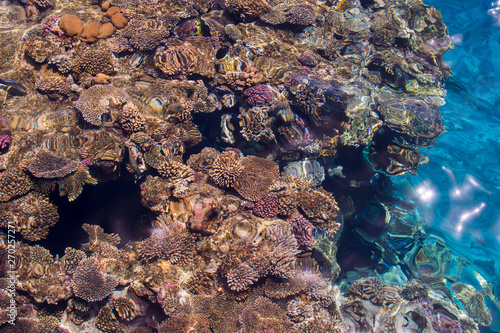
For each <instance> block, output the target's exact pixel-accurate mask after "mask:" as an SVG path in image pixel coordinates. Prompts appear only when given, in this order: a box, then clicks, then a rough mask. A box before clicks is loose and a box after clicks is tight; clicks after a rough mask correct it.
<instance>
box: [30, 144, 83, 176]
mask: <svg viewBox="0 0 500 333" xmlns="http://www.w3.org/2000/svg"><path fill="white" fill-rule="evenodd" d="M79 166H80V164H79V163H78V162H76V161H73V160H70V159H67V158H64V157H61V156H56V155H54V154H52V153H51V152H49V151H45V150H41V151H39V152H38V154H36V157H35V159H34V160H33V162H31V163H30V164H29V166H28V169H29V171H30V172H31V173H32V174H33V176H35V177H38V178H62V177H64V176H66V175H69V174H70V173H72V172H75V171H76V170H77V169H78V167H79Z"/></svg>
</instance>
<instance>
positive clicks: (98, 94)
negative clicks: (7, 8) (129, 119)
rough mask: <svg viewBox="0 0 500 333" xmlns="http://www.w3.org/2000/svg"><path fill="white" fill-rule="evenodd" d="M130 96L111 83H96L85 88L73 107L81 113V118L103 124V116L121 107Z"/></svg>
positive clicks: (92, 122)
mask: <svg viewBox="0 0 500 333" xmlns="http://www.w3.org/2000/svg"><path fill="white" fill-rule="evenodd" d="M129 99H130V97H129V96H128V95H127V94H126V93H125V92H123V91H122V90H120V89H118V88H115V87H113V86H111V85H97V86H92V87H90V88H89V89H87V90H85V91H84V92H83V93H82V94H81V95H80V98H79V99H78V100H77V101H76V103H75V107H76V108H77V109H78V110H79V111H80V112H81V113H82V115H83V119H85V120H86V121H87V122H89V123H90V124H92V125H95V126H100V125H102V124H103V121H104V119H103V116H104V115H105V114H109V113H110V112H111V111H112V110H113V109H116V108H119V107H121V104H122V103H123V104H124V103H126V102H128V101H129Z"/></svg>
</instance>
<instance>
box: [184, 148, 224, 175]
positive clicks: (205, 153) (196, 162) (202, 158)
mask: <svg viewBox="0 0 500 333" xmlns="http://www.w3.org/2000/svg"><path fill="white" fill-rule="evenodd" d="M219 155H220V152H219V151H218V150H217V149H214V148H209V147H205V148H203V149H202V150H201V152H200V153H199V154H192V155H191V156H190V157H189V159H188V161H187V165H189V166H190V167H191V168H193V170H195V171H199V172H204V173H208V172H209V170H210V169H211V168H212V165H213V163H214V162H215V160H216V159H217V157H218V156H219Z"/></svg>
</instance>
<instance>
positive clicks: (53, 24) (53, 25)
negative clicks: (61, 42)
mask: <svg viewBox="0 0 500 333" xmlns="http://www.w3.org/2000/svg"><path fill="white" fill-rule="evenodd" d="M60 18H61V17H60V16H59V15H56V14H54V15H50V16H49V17H48V18H47V20H45V23H44V24H43V30H44V31H45V32H46V33H48V32H51V33H53V34H54V35H57V36H62V35H64V32H63V31H62V30H61V29H59V19H60Z"/></svg>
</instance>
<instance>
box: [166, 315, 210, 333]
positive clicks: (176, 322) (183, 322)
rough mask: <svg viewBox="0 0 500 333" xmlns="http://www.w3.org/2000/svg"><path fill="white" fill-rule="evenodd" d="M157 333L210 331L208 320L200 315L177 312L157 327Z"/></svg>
mask: <svg viewBox="0 0 500 333" xmlns="http://www.w3.org/2000/svg"><path fill="white" fill-rule="evenodd" d="M158 332H159V333H185V332H197V333H198V332H199V333H210V332H212V331H211V330H210V328H209V324H208V321H207V320H206V319H205V318H204V317H203V316H200V315H194V314H190V313H178V314H175V315H173V316H171V317H170V318H168V319H166V320H165V321H163V322H162V323H161V324H160V327H158Z"/></svg>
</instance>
